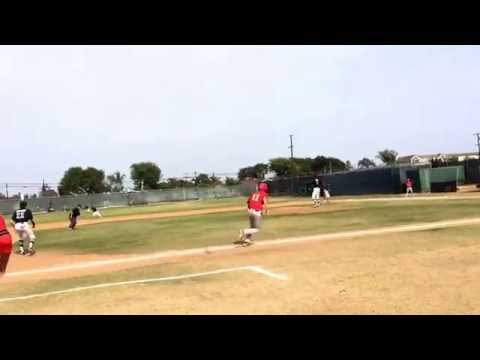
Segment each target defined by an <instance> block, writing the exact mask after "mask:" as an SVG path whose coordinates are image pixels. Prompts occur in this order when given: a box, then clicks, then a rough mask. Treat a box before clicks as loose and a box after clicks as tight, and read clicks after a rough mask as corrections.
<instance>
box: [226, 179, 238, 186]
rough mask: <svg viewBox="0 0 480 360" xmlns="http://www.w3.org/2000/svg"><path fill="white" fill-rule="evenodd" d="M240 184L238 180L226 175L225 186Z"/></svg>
mask: <svg viewBox="0 0 480 360" xmlns="http://www.w3.org/2000/svg"><path fill="white" fill-rule="evenodd" d="M238 184H240V181H239V180H235V179H234V178H231V177H227V178H225V185H226V186H234V185H238Z"/></svg>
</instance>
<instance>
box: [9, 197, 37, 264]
mask: <svg viewBox="0 0 480 360" xmlns="http://www.w3.org/2000/svg"><path fill="white" fill-rule="evenodd" d="M29 221H30V222H31V223H32V227H31V228H30V225H29V223H28V222H29ZM12 225H13V226H14V227H15V231H16V232H17V235H18V243H19V249H18V253H19V254H20V255H28V256H31V255H34V254H35V239H36V237H35V234H34V233H33V230H32V229H35V221H33V214H32V211H31V210H30V209H27V202H26V201H20V209H18V210H15V211H14V213H13V215H12ZM25 240H28V251H25V247H24V241H25Z"/></svg>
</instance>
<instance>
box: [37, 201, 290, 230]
mask: <svg viewBox="0 0 480 360" xmlns="http://www.w3.org/2000/svg"><path fill="white" fill-rule="evenodd" d="M295 199H297V200H298V198H294V197H288V196H282V197H271V198H270V199H269V200H270V202H271V203H276V202H282V201H289V200H295ZM245 201H246V197H234V198H228V199H211V200H192V201H179V202H162V203H155V204H151V205H145V206H129V207H112V208H105V209H100V212H101V213H102V215H103V216H104V217H109V216H127V215H139V214H154V213H166V212H169V211H184V210H204V209H212V208H216V207H224V206H225V207H227V206H243V205H245ZM81 213H82V215H81V218H85V219H91V218H93V217H92V213H88V212H87V211H86V210H83V209H82V210H81ZM34 217H35V221H37V222H38V223H43V224H45V223H49V222H57V221H65V222H68V212H63V211H55V212H52V213H37V214H35V215H34Z"/></svg>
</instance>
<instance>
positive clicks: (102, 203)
mask: <svg viewBox="0 0 480 360" xmlns="http://www.w3.org/2000/svg"><path fill="white" fill-rule="evenodd" d="M251 191H252V185H251V184H241V185H237V186H215V187H192V188H177V189H168V190H152V191H141V192H131V193H105V194H82V195H76V196H73V195H72V196H59V197H41V198H30V199H28V200H27V202H28V207H29V208H30V209H31V210H32V211H34V212H41V211H47V210H48V209H49V208H53V209H54V210H55V211H63V210H67V209H71V208H73V207H74V206H77V205H81V206H82V207H92V206H95V207H97V208H104V207H116V206H133V205H145V204H150V203H158V202H167V201H186V200H206V199H221V198H229V197H236V196H245V195H248V194H249V193H250V192H251ZM18 205H19V200H18V199H17V200H16V199H4V200H0V213H2V214H10V213H11V212H12V211H14V210H15V209H17V208H18Z"/></svg>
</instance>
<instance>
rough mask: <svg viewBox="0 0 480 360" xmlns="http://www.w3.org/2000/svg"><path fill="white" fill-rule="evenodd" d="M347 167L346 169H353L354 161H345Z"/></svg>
mask: <svg viewBox="0 0 480 360" xmlns="http://www.w3.org/2000/svg"><path fill="white" fill-rule="evenodd" d="M345 167H346V170H353V165H352V163H351V162H350V160H347V161H346V162H345Z"/></svg>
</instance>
